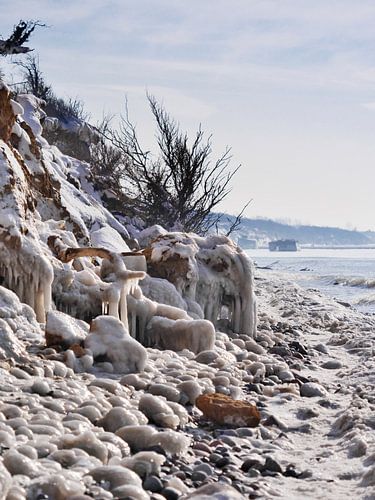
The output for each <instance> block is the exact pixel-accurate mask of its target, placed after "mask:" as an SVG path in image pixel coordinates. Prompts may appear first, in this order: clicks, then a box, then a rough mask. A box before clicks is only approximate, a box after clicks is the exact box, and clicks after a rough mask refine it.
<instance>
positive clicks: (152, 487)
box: [143, 476, 163, 493]
mask: <svg viewBox="0 0 375 500" xmlns="http://www.w3.org/2000/svg"><path fill="white" fill-rule="evenodd" d="M143 488H144V489H145V490H148V491H151V492H152V493H159V492H160V491H161V490H162V489H163V483H162V482H161V481H160V479H159V478H158V477H156V476H148V477H147V478H146V479H145V480H144V482H143Z"/></svg>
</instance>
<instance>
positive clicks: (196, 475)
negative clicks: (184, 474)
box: [191, 470, 208, 482]
mask: <svg viewBox="0 0 375 500" xmlns="http://www.w3.org/2000/svg"><path fill="white" fill-rule="evenodd" d="M207 477H208V476H207V474H206V473H205V472H203V471H201V470H194V471H193V473H192V475H191V480H192V481H194V482H203V481H204V480H205V479H207Z"/></svg>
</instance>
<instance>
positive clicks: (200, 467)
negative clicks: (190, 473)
mask: <svg viewBox="0 0 375 500" xmlns="http://www.w3.org/2000/svg"><path fill="white" fill-rule="evenodd" d="M198 471H201V472H204V473H205V474H206V475H207V476H212V474H213V473H214V471H213V469H212V467H211V465H210V464H206V463H203V464H199V465H197V467H195V469H194V472H198ZM192 479H193V481H194V478H192Z"/></svg>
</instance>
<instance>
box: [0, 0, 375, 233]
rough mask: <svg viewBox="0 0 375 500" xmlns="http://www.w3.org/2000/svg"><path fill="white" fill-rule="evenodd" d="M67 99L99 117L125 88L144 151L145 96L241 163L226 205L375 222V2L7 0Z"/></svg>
mask: <svg viewBox="0 0 375 500" xmlns="http://www.w3.org/2000/svg"><path fill="white" fill-rule="evenodd" d="M0 11H1V17H0V33H1V34H3V35H8V34H9V32H10V30H11V27H12V26H13V24H15V23H16V22H17V21H18V20H19V19H20V18H22V19H40V20H42V21H44V22H46V23H47V24H49V25H50V26H51V28H50V29H45V30H42V29H39V30H38V31H36V32H35V33H34V35H33V37H32V40H31V45H32V46H33V47H34V48H35V49H36V51H37V53H38V54H39V57H40V64H41V68H42V70H43V71H44V73H45V76H46V79H47V80H48V81H50V82H51V83H52V84H53V86H54V88H55V91H56V93H58V94H60V95H63V96H73V97H76V96H78V97H79V98H81V99H82V100H83V101H84V102H85V103H86V108H87V110H88V111H89V112H91V114H92V116H93V117H94V118H100V116H101V115H102V112H103V111H106V112H108V111H109V112H114V113H118V112H119V111H121V108H122V106H123V102H124V96H125V94H126V95H127V96H128V99H129V108H130V113H131V117H132V118H133V119H134V121H135V122H136V123H137V126H138V130H139V133H140V135H141V137H142V139H143V140H144V143H145V146H146V147H147V148H149V147H150V146H149V143H150V141H151V140H152V138H153V124H152V121H151V117H150V114H149V112H148V110H147V108H146V102H145V90H146V89H147V90H148V91H150V92H151V93H153V94H154V95H155V96H156V97H157V98H158V99H160V100H161V101H163V102H164V104H165V106H166V108H167V109H168V110H169V111H170V112H171V114H173V115H174V116H175V117H176V118H177V119H178V120H179V121H180V122H181V125H182V127H184V128H186V129H188V130H190V131H193V130H195V129H196V128H197V126H198V125H199V123H202V127H203V129H204V130H207V131H208V132H209V133H212V134H213V138H214V148H215V151H217V152H220V151H221V150H223V149H224V148H225V146H227V145H229V146H231V147H232V150H233V155H234V158H233V162H234V163H233V165H234V166H235V165H236V164H237V163H241V164H242V169H241V170H240V172H239V173H238V174H237V176H236V179H235V180H234V182H233V191H232V193H231V194H230V196H229V197H228V199H227V201H226V202H224V203H223V205H222V207H221V208H222V209H224V210H227V211H228V212H231V213H235V212H236V211H238V210H239V208H240V207H241V205H242V204H244V203H245V202H246V200H247V199H249V198H253V202H252V204H251V205H250V206H249V208H248V209H247V211H246V215H247V216H249V217H253V216H257V215H261V216H269V217H273V218H290V219H292V220H297V221H300V222H305V223H312V224H323V225H339V226H344V227H345V226H351V227H358V228H360V229H367V228H371V229H374V230H375V197H374V189H375V1H374V0H361V1H358V0H189V2H186V1H179V0H133V1H130V0H80V1H79V2H77V1H76V0H75V1H73V0H64V1H62V0H12V2H11V3H10V2H8V0H7V1H5V0H0Z"/></svg>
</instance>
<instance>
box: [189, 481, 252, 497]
mask: <svg viewBox="0 0 375 500" xmlns="http://www.w3.org/2000/svg"><path fill="white" fill-rule="evenodd" d="M226 479H227V478H226ZM223 483H224V481H220V482H218V483H213V484H205V485H204V486H201V487H200V488H198V489H196V490H195V491H194V492H193V493H190V495H187V497H186V498H187V499H189V498H194V499H196V500H244V498H245V497H244V496H243V495H241V493H239V492H238V491H237V490H235V489H234V488H232V486H229V485H226V484H223Z"/></svg>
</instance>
